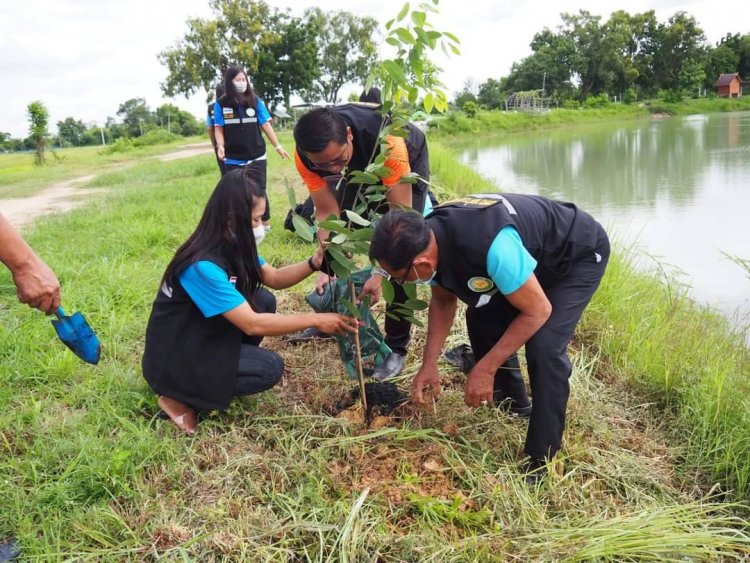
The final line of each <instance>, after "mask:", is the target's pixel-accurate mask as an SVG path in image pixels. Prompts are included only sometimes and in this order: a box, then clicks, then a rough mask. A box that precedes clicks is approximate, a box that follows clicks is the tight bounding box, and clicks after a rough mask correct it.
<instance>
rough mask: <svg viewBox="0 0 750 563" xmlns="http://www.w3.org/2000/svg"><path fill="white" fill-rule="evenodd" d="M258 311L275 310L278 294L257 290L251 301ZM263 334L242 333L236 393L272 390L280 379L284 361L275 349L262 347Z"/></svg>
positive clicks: (235, 394) (238, 394)
mask: <svg viewBox="0 0 750 563" xmlns="http://www.w3.org/2000/svg"><path fill="white" fill-rule="evenodd" d="M250 305H251V306H252V308H253V310H254V311H255V312H257V313H275V312H276V297H274V295H273V293H271V292H270V291H268V290H267V289H265V288H261V289H260V290H258V291H257V292H256V293H255V295H254V297H253V300H252V302H251V304H250ZM262 340H263V337H262V336H243V337H242V345H241V347H240V361H239V365H238V366H237V379H236V380H235V383H234V393H233V394H234V396H235V397H239V396H243V395H254V394H255V393H260V392H262V391H266V390H267V389H270V388H271V387H273V386H274V385H276V384H277V383H278V382H279V380H281V375H282V374H283V373H284V360H282V359H281V356H279V355H278V354H277V353H276V352H271V351H270V350H265V349H263V348H261V347H260V343H261V341H262Z"/></svg>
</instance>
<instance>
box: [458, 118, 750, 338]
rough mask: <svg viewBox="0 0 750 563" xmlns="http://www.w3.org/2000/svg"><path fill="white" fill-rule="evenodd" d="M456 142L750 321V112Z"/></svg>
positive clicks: (473, 162) (486, 172)
mask: <svg viewBox="0 0 750 563" xmlns="http://www.w3.org/2000/svg"><path fill="white" fill-rule="evenodd" d="M479 137H480V136H476V137H474V138H472V140H471V141H468V140H467V141H466V143H465V144H461V145H460V146H459V148H460V149H461V161H462V162H463V163H465V164H467V165H469V166H471V167H472V168H474V169H475V170H477V171H478V172H479V173H480V174H482V175H483V176H485V177H487V178H489V179H490V180H492V181H493V182H494V183H495V184H496V185H497V186H499V187H500V188H501V189H502V190H503V191H506V192H519V193H529V194H537V195H543V196H546V197H549V198H553V199H561V200H566V201H572V202H574V203H576V204H577V205H579V206H580V207H582V208H583V209H585V210H586V211H588V212H589V213H591V214H592V215H593V216H594V217H596V218H597V219H598V220H599V222H600V223H602V224H603V225H604V226H605V227H606V228H607V230H608V232H609V233H610V237H611V238H612V239H613V240H615V241H617V242H618V243H619V244H621V245H625V246H633V245H635V247H636V248H637V249H638V254H639V259H638V264H639V266H642V267H658V268H662V269H665V270H666V271H667V272H668V273H669V275H670V276H672V277H673V278H676V279H677V280H678V281H679V282H681V283H684V284H687V285H689V286H690V288H691V289H690V293H691V295H692V297H693V298H694V299H696V300H697V301H699V302H702V303H705V304H708V305H710V306H711V307H713V308H714V309H717V310H719V311H721V312H722V313H724V314H725V315H726V316H727V317H728V318H730V320H732V321H733V322H734V323H735V325H736V326H738V327H741V328H744V327H747V325H748V322H750V274H749V273H748V272H746V271H745V270H744V269H743V268H742V267H741V266H739V265H738V264H737V263H735V262H734V261H733V260H732V259H731V258H729V257H736V258H740V259H745V260H750V112H736V113H728V114H711V115H694V116H688V117H684V118H667V119H660V120H650V121H638V122H634V123H618V124H611V123H610V124H606V125H596V126H577V127H575V128H569V129H565V130H555V131H544V132H536V133H529V134H520V135H511V136H507V135H506V136H504V137H502V138H494V139H493V138H492V137H491V136H489V137H488V136H484V135H482V136H481V138H479Z"/></svg>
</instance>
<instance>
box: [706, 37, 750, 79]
mask: <svg viewBox="0 0 750 563" xmlns="http://www.w3.org/2000/svg"><path fill="white" fill-rule="evenodd" d="M719 49H721V50H722V52H723V53H725V56H726V53H727V51H726V49H729V50H731V51H732V52H733V53H735V54H736V56H737V64H736V65H735V66H733V67H731V66H729V65H728V64H724V65H723V66H722V68H723V69H724V70H721V71H720V72H719V73H718V74H716V76H714V77H713V79H714V81H715V80H716V78H717V77H718V75H719V74H721V73H722V72H738V73H739V74H740V76H741V77H742V79H743V80H748V79H749V78H750V34H746V35H740V34H739V33H727V34H726V35H725V36H724V37H722V38H721V41H720V42H719V45H717V50H719ZM719 57H721V55H719ZM712 62H713V61H712ZM724 62H726V61H724ZM726 69H731V70H726ZM712 70H714V71H715V70H716V69H712ZM708 74H709V77H708V78H709V79H710V78H711V76H710V73H708ZM712 86H713V84H712Z"/></svg>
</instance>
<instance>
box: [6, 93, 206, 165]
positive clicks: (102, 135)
mask: <svg viewBox="0 0 750 563" xmlns="http://www.w3.org/2000/svg"><path fill="white" fill-rule="evenodd" d="M32 106H33V107H32ZM29 108H30V109H29V120H30V127H29V136H28V137H26V138H23V139H21V138H12V137H11V135H10V133H3V132H0V151H19V150H34V151H37V154H39V146H40V143H41V142H42V140H41V139H42V138H44V141H45V143H46V144H47V145H51V146H56V147H82V146H87V145H101V144H107V145H109V144H111V143H113V142H114V141H116V140H117V139H121V138H126V139H135V138H138V137H142V136H143V135H146V134H147V133H149V132H150V131H154V130H157V129H161V130H163V131H166V132H168V133H171V134H173V135H182V136H186V137H188V136H191V135H197V134H199V133H201V132H202V131H203V130H204V125H203V122H202V121H199V120H198V119H197V118H196V117H195V116H194V115H192V114H191V113H190V112H187V111H184V110H181V109H180V108H178V107H177V106H175V105H173V104H162V105H161V106H159V107H158V108H156V110H155V111H151V109H150V108H149V106H148V105H147V104H146V100H145V99H144V98H132V99H130V100H127V101H125V102H123V103H122V104H120V106H119V108H118V110H117V118H115V117H108V118H107V121H106V123H105V124H104V125H101V126H100V125H96V124H91V123H89V124H86V123H84V122H83V121H82V120H80V119H76V118H75V117H66V118H65V119H63V120H62V121H58V122H57V133H56V134H50V133H48V132H47V131H46V129H47V125H46V121H45V123H44V131H43V132H42V130H41V129H40V127H39V125H38V122H39V119H40V118H39V116H40V115H42V109H43V110H44V113H43V115H44V116H45V119H46V115H47V114H46V109H45V108H44V106H43V105H42V103H41V102H39V101H37V102H32V105H30V106H29ZM32 110H33V111H32Z"/></svg>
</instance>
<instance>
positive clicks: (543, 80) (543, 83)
mask: <svg viewBox="0 0 750 563" xmlns="http://www.w3.org/2000/svg"><path fill="white" fill-rule="evenodd" d="M546 83H547V73H546V72H545V73H544V75H542V96H544V85H545V84H546Z"/></svg>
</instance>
